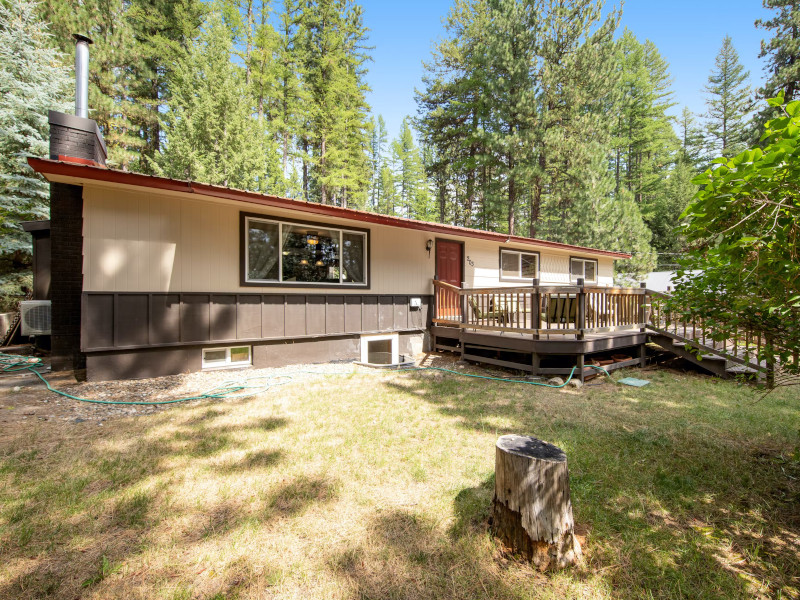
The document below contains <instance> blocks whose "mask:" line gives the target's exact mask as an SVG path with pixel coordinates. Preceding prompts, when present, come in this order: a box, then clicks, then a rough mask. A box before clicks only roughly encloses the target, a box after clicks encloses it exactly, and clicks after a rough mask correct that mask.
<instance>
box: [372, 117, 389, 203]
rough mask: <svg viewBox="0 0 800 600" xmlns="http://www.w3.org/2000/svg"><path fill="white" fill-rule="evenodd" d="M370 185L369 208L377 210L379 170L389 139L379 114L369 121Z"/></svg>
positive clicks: (379, 193)
mask: <svg viewBox="0 0 800 600" xmlns="http://www.w3.org/2000/svg"><path fill="white" fill-rule="evenodd" d="M369 129H370V148H369V163H370V186H369V208H370V210H377V208H378V205H379V201H380V196H381V171H382V169H383V163H384V160H385V153H386V144H387V143H388V141H389V133H388V132H387V131H386V121H384V120H383V117H382V116H381V115H378V118H377V120H376V119H375V118H374V117H373V118H372V120H371V121H370V127H369Z"/></svg>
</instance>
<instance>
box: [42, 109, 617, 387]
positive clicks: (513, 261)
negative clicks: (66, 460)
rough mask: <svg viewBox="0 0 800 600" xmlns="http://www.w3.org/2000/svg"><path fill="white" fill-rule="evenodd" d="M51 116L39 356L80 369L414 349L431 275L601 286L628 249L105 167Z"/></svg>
mask: <svg viewBox="0 0 800 600" xmlns="http://www.w3.org/2000/svg"><path fill="white" fill-rule="evenodd" d="M50 126H51V138H50V157H49V158H31V159H29V164H30V166H31V167H32V168H33V169H34V170H35V171H36V172H38V173H41V174H42V175H43V176H44V177H45V178H46V179H47V180H48V181H49V182H50V183H51V188H50V189H51V218H50V223H49V237H48V235H47V227H46V225H43V224H39V225H30V224H29V225H28V228H29V229H30V230H32V231H36V235H37V239H38V240H41V239H43V238H44V239H45V240H46V241H47V244H46V245H45V244H41V245H40V246H41V248H43V249H41V250H39V252H48V251H49V252H50V253H51V256H50V257H49V260H45V259H44V258H42V257H39V260H38V261H37V264H38V265H44V266H43V267H42V268H41V269H40V271H41V272H39V273H37V274H36V276H37V278H40V279H48V280H49V289H48V290H47V292H40V294H45V293H47V294H49V298H50V299H51V300H52V336H51V343H52V363H53V368H54V369H76V368H83V367H84V366H85V368H86V369H87V376H88V378H89V379H92V380H103V379H119V378H134V377H149V376H159V375H168V374H174V373H181V372H188V371H195V370H200V369H203V368H218V367H222V366H225V367H231V366H246V365H253V366H255V367H264V366H273V365H275V366H277V365H286V364H291V363H305V362H315V361H330V360H340V359H342V360H343V359H346V360H351V359H360V358H361V359H364V358H365V357H366V355H367V352H368V348H369V344H370V343H371V342H375V345H374V346H373V347H374V348H375V349H378V348H383V349H385V350H387V351H391V352H392V353H394V354H414V353H417V352H419V351H422V350H423V349H427V348H429V347H430V344H431V342H430V340H429V333H430V331H431V325H432V321H433V320H434V317H435V316H436V315H434V313H433V310H434V308H433V305H434V285H433V282H434V279H438V280H439V281H440V282H444V284H450V285H452V286H454V287H457V288H461V289H475V288H491V289H498V290H500V291H503V290H505V289H506V288H508V289H509V290H510V289H516V290H519V288H520V287H525V286H532V285H534V284H538V285H539V286H551V287H554V286H570V285H572V286H575V285H576V284H577V283H580V284H582V285H586V286H595V287H596V288H602V287H606V286H611V285H612V276H613V264H614V261H615V260H624V259H626V258H629V255H628V254H625V253H620V252H612V251H607V250H599V249H593V248H584V247H579V246H573V245H568V244H561V243H557V242H550V241H544V240H536V239H530V238H525V237H520V236H509V235H506V234H501V233H494V232H488V231H479V230H476V229H467V228H463V227H455V226H451V225H444V224H439V223H428V222H421V221H414V220H410V219H404V218H399V217H393V216H387V215H381V214H376V213H371V212H365V211H359V210H353V209H348V208H340V207H335V206H329V205H322V204H318V203H313V202H304V201H298V200H291V199H288V198H281V197H277V196H272V195H265V194H258V193H253V192H248V191H242V190H236V189H230V188H226V187H222V186H216V185H207V184H202V183H195V182H190V181H180V180H175V179H167V178H163V177H154V176H149V175H142V174H137V173H131V172H126V171H120V170H115V169H110V168H107V167H106V166H105V157H106V148H105V144H104V142H103V138H102V135H101V133H100V131H99V129H98V127H97V125H96V123H95V122H94V121H92V120H91V119H88V118H83V117H78V116H74V115H67V114H63V113H57V112H51V113H50ZM38 247H39V246H37V248H38ZM579 280H580V281H579ZM39 288H40V289H43V286H39ZM493 302H494V303H495V304H496V305H498V306H499V302H500V301H499V300H496V301H492V300H490V301H489V303H490V304H491V303H493ZM512 305H513V304H507V305H506V306H512ZM464 306H466V304H464ZM472 307H473V308H472V309H470V310H479V307H478V305H477V303H475V302H474V301H473V304H472ZM487 308H488V309H490V310H493V311H494V313H497V306H492V307H487ZM506 310H507V309H506ZM528 312H530V310H529V311H528ZM535 312H536V313H537V318H538V311H535ZM458 314H461V313H460V312H459V313H458ZM476 314H481V315H483V313H480V312H478V313H476ZM487 314H488V313H487ZM573 320H574V319H573ZM562 321H563V319H562Z"/></svg>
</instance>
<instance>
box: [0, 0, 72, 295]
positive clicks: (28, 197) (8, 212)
mask: <svg viewBox="0 0 800 600" xmlns="http://www.w3.org/2000/svg"><path fill="white" fill-rule="evenodd" d="M36 9H37V6H36V3H35V2H33V1H31V0H17V1H16V2H13V3H11V2H0V199H1V200H0V202H1V204H0V294H2V296H7V295H11V296H18V295H20V293H21V292H20V286H21V285H22V284H27V285H30V282H29V278H30V275H29V269H30V266H31V247H30V246H31V242H30V234H28V233H25V232H24V231H23V230H22V229H21V228H20V226H19V223H20V222H21V221H32V220H36V219H46V218H48V216H49V206H48V197H49V186H48V185H47V183H46V182H45V181H44V180H43V179H42V178H41V177H40V176H39V175H37V174H36V173H34V172H33V171H32V170H31V169H30V167H29V166H28V163H27V162H26V160H25V159H26V156H47V155H48V154H49V150H48V138H49V132H48V120H47V113H48V110H50V109H55V110H62V111H65V110H68V107H69V97H70V94H71V93H74V92H73V90H74V86H73V85H72V77H71V76H70V74H69V72H68V71H67V69H65V68H64V67H62V66H61V65H62V60H63V59H62V57H61V56H60V55H59V54H58V52H56V51H55V50H53V49H52V47H51V44H52V41H51V40H50V35H49V33H48V31H47V25H46V24H45V23H43V22H42V21H41V20H40V18H39V17H38V16H37V14H36ZM6 308H10V307H6Z"/></svg>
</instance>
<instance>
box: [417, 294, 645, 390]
mask: <svg viewBox="0 0 800 600" xmlns="http://www.w3.org/2000/svg"><path fill="white" fill-rule="evenodd" d="M646 298H647V293H646V290H644V289H643V288H598V287H586V286H584V285H583V281H580V280H579V281H578V285H577V286H549V287H548V286H539V285H538V282H536V281H535V280H534V285H533V286H530V287H515V288H481V289H464V288H460V287H457V286H453V285H449V284H446V283H443V282H440V281H434V318H433V327H432V328H431V333H432V335H433V347H434V349H435V350H444V351H450V352H458V353H460V354H461V358H462V359H463V360H469V361H474V362H481V363H486V364H491V365H496V366H501V367H505V368H510V369H518V370H521V371H526V372H529V373H531V374H533V375H569V374H570V373H572V372H573V370H575V369H576V371H575V376H576V377H579V378H580V379H581V380H583V379H584V377H585V376H586V375H588V374H590V373H593V372H594V369H592V368H591V367H588V366H587V365H588V364H590V363H592V362H598V361H603V363H604V364H603V365H602V366H603V367H604V368H605V369H606V370H613V369H615V368H621V367H628V366H634V365H643V364H644V362H645V344H646V343H647V334H646V330H645V325H646V319H647V312H646ZM612 355H616V357H617V361H616V362H612V363H610V364H606V363H608V362H609V361H610V360H611V356H612ZM621 356H625V357H627V360H622V359H621Z"/></svg>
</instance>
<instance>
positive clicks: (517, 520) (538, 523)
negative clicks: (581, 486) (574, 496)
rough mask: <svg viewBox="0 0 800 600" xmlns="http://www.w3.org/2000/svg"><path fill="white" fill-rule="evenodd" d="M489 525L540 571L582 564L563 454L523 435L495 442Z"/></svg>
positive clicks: (502, 438) (550, 446) (509, 436)
mask: <svg viewBox="0 0 800 600" xmlns="http://www.w3.org/2000/svg"><path fill="white" fill-rule="evenodd" d="M491 526H492V530H493V532H494V534H495V535H496V536H497V537H498V538H500V540H501V541H502V542H503V543H504V544H505V545H506V546H508V547H509V548H510V549H511V550H512V551H513V552H518V553H520V554H522V555H523V556H525V558H527V559H528V560H530V561H531V562H532V563H533V564H534V565H536V567H537V568H539V569H540V570H542V571H545V570H548V569H559V568H563V567H566V566H568V565H572V564H575V563H576V562H578V561H579V560H580V558H581V545H580V543H579V542H578V539H577V538H576V537H575V530H574V523H573V520H572V503H571V502H570V497H569V471H568V470H567V455H566V454H564V451H563V450H561V449H560V448H558V447H556V446H554V445H552V444H548V443H547V442H543V441H541V440H537V439H536V438H532V437H526V436H522V435H504V436H502V437H500V438H499V439H498V440H497V447H496V451H495V484H494V502H493V506H492V519H491Z"/></svg>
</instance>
